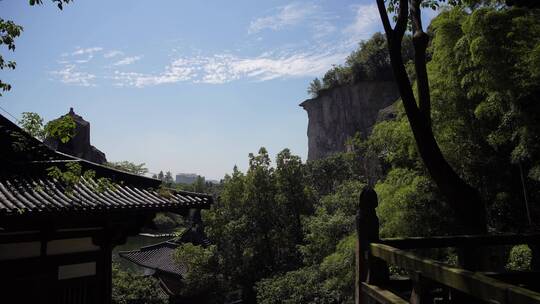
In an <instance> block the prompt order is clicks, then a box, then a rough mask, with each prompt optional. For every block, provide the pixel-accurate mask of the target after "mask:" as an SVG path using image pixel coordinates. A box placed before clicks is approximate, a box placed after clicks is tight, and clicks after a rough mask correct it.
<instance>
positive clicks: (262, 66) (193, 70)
mask: <svg viewBox="0 0 540 304" xmlns="http://www.w3.org/2000/svg"><path fill="white" fill-rule="evenodd" d="M346 55H347V53H345V52H334V51H330V50H327V51H325V52H321V53H303V52H297V53H292V54H288V55H281V56H274V55H272V54H270V53H265V54H263V55H261V56H257V57H253V58H241V57H237V56H233V55H230V54H219V55H214V56H208V57H203V56H199V57H195V58H190V59H187V58H180V59H176V60H174V61H173V62H171V64H169V65H168V66H167V67H166V68H165V70H164V72H162V73H159V74H144V73H135V72H120V71H115V74H114V76H113V77H112V79H114V80H116V81H117V83H116V85H117V86H132V87H139V88H140V87H146V86H154V85H160V84H165V83H177V82H184V81H191V82H195V83H209V84H222V83H227V82H231V81H234V80H238V79H246V80H253V81H266V80H271V79H277V78H291V77H308V76H309V77H315V76H319V75H320V74H322V73H324V72H325V71H326V70H328V69H329V68H330V67H331V66H332V64H335V63H337V62H340V61H342V60H343V58H345V56H346Z"/></svg>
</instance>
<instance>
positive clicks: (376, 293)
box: [361, 282, 409, 304]
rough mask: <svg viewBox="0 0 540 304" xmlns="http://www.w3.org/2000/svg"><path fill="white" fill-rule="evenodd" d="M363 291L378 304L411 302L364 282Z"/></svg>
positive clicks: (404, 303)
mask: <svg viewBox="0 0 540 304" xmlns="http://www.w3.org/2000/svg"><path fill="white" fill-rule="evenodd" d="M361 284H362V291H363V292H365V293H366V294H367V295H369V296H370V297H371V298H373V299H375V300H376V301H377V303H381V304H407V303H409V302H407V301H405V300H403V299H402V298H400V297H399V296H398V295H396V294H395V293H393V292H391V291H389V290H386V289H384V288H381V287H378V286H375V285H370V284H368V283H365V282H362V283H361Z"/></svg>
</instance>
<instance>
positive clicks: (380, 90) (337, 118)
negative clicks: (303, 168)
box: [300, 81, 399, 160]
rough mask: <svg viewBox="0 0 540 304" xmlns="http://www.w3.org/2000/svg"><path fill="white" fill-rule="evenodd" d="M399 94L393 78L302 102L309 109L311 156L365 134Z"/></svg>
mask: <svg viewBox="0 0 540 304" xmlns="http://www.w3.org/2000/svg"><path fill="white" fill-rule="evenodd" d="M398 98H399V91H398V88H397V86H396V84H395V82H394V81H361V82H357V83H355V84H351V85H344V86H340V87H336V88H333V89H329V90H323V91H321V92H320V94H319V96H318V97H316V98H312V99H308V100H306V101H304V102H302V103H301V104H300V106H301V107H303V108H304V109H305V110H306V111H307V113H308V119H309V123H308V131H307V135H308V149H309V150H308V160H316V159H320V158H324V157H326V156H329V155H331V154H334V153H337V152H343V151H345V149H346V147H345V144H346V141H347V139H349V138H350V137H352V136H354V135H355V134H356V132H360V133H361V134H362V136H363V137H366V136H368V135H369V133H370V132H371V129H372V127H373V125H374V124H375V122H376V121H377V117H378V115H379V111H380V110H382V109H384V108H386V107H389V106H390V105H391V104H393V103H394V102H395V101H396V100H397V99H398Z"/></svg>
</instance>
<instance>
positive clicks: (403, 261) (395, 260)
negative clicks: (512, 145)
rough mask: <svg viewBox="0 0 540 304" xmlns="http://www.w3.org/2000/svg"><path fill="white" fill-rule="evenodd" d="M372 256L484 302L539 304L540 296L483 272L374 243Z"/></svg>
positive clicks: (371, 247)
mask: <svg viewBox="0 0 540 304" xmlns="http://www.w3.org/2000/svg"><path fill="white" fill-rule="evenodd" d="M370 249H371V254H372V255H373V256H375V257H378V258H381V259H383V260H385V261H387V262H388V263H391V264H394V265H396V266H399V267H403V268H405V269H409V270H415V271H419V272H421V273H422V275H423V276H425V277H427V278H430V279H432V280H434V281H437V282H439V283H442V284H444V285H446V286H449V287H451V288H454V289H457V290H459V291H462V292H464V293H466V294H469V295H472V296H474V297H477V298H479V299H482V300H484V301H488V302H491V303H500V304H529V303H530V304H538V303H540V294H539V293H536V292H533V291H530V290H528V289H525V288H521V287H518V286H515V285H511V284H507V283H504V282H501V281H499V280H496V279H493V278H490V277H488V276H485V275H483V274H481V273H474V272H471V271H468V270H464V269H460V268H455V267H450V266H448V265H445V264H442V263H439V262H437V261H435V260H431V259H427V258H423V257H419V256H417V255H415V254H413V253H410V252H407V251H403V250H401V249H397V248H394V247H391V246H388V245H384V244H371V246H370Z"/></svg>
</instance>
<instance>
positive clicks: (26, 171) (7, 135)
mask: <svg viewBox="0 0 540 304" xmlns="http://www.w3.org/2000/svg"><path fill="white" fill-rule="evenodd" d="M0 146H1V147H2V148H1V149H0V218H2V217H10V218H13V217H17V216H21V215H55V214H56V215H63V214H66V213H78V212H81V213H83V214H88V213H92V212H104V211H107V212H108V211H122V210H135V211H138V210H141V211H146V210H148V211H172V212H174V211H181V210H188V209H191V208H196V209H200V208H209V207H210V204H212V202H213V199H212V196H210V195H207V194H202V193H193V192H187V191H176V190H173V189H162V188H160V186H161V181H159V180H156V179H152V178H147V177H144V176H139V175H135V174H131V173H127V172H123V171H120V170H116V169H112V168H109V167H106V166H102V165H99V164H96V163H92V162H89V161H85V160H82V159H80V158H77V157H73V156H70V155H67V154H63V153H59V152H56V151H54V150H51V149H49V148H48V147H47V146H45V145H44V144H43V143H42V142H40V141H39V140H37V139H35V138H34V137H32V136H30V135H29V134H28V133H26V132H25V131H23V130H22V129H21V128H19V127H18V126H17V125H15V124H14V123H12V122H11V121H9V120H8V119H6V118H5V117H3V116H1V115H0ZM69 163H77V164H79V165H80V166H81V168H82V170H84V171H86V170H92V171H94V172H95V179H96V180H97V179H99V178H102V177H103V178H107V179H108V180H109V181H110V182H111V185H112V186H110V187H107V188H105V189H103V187H100V186H99V185H98V183H96V181H95V180H94V179H84V178H83V177H82V176H81V177H80V182H78V183H75V184H73V185H67V184H66V183H64V182H60V181H58V180H56V179H54V178H52V177H50V176H49V175H48V171H47V170H48V169H49V168H51V167H57V168H60V169H62V168H64V167H66V165H67V164H69ZM68 188H69V189H68Z"/></svg>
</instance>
